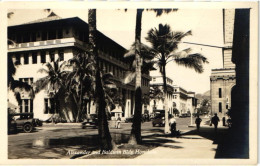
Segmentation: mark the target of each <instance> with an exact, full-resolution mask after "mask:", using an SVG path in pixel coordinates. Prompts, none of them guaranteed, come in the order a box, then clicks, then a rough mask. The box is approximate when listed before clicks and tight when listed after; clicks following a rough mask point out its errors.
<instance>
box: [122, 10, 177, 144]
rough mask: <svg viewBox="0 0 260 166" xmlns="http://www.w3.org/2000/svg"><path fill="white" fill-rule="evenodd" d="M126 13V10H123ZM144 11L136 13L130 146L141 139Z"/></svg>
mask: <svg viewBox="0 0 260 166" xmlns="http://www.w3.org/2000/svg"><path fill="white" fill-rule="evenodd" d="M146 10H147V11H154V12H155V13H156V16H161V15H162V14H163V13H170V12H174V11H177V9H146ZM125 11H127V10H125ZM143 11H144V9H137V11H136V25H135V72H136V76H135V112H134V119H133V125H132V130H131V136H130V139H129V143H130V144H140V143H141V142H142V137H141V117H142V116H141V114H142V90H141V81H142V74H141V68H142V59H141V57H140V56H141V31H142V15H143Z"/></svg>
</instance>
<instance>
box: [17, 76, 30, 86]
mask: <svg viewBox="0 0 260 166" xmlns="http://www.w3.org/2000/svg"><path fill="white" fill-rule="evenodd" d="M19 81H22V82H24V83H27V84H28V85H32V83H33V78H32V77H31V78H19Z"/></svg>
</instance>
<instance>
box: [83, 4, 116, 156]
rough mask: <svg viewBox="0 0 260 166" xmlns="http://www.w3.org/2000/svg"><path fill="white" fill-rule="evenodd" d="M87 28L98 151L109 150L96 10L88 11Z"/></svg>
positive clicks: (110, 142) (111, 146)
mask: <svg viewBox="0 0 260 166" xmlns="http://www.w3.org/2000/svg"><path fill="white" fill-rule="evenodd" d="M88 23H89V24H88V26H89V44H90V54H91V56H93V57H94V58H95V67H96V74H95V83H96V85H95V87H96V88H95V97H96V106H97V114H98V135H99V142H100V150H101V151H103V150H111V149H113V147H114V145H113V143H112V137H111V135H110V132H109V128H108V122H107V115H106V102H105V97H104V95H105V93H104V88H103V84H102V78H101V73H100V68H99V65H98V63H99V60H98V52H97V47H96V46H97V43H96V33H97V32H96V31H97V28H96V9H89V10H88Z"/></svg>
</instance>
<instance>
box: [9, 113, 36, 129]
mask: <svg viewBox="0 0 260 166" xmlns="http://www.w3.org/2000/svg"><path fill="white" fill-rule="evenodd" d="M15 117H18V118H15ZM39 123H40V122H38V124H39ZM36 126H37V123H36V119H34V118H33V113H16V114H9V115H8V132H9V131H11V130H14V131H18V130H22V131H24V132H26V133H30V132H32V131H33V130H34V129H35V127H36Z"/></svg>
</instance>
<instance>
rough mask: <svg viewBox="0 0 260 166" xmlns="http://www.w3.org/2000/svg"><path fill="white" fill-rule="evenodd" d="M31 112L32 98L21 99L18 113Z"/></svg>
mask: <svg viewBox="0 0 260 166" xmlns="http://www.w3.org/2000/svg"><path fill="white" fill-rule="evenodd" d="M29 111H30V112H33V100H32V99H22V104H21V105H20V113H23V112H29Z"/></svg>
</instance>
